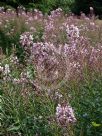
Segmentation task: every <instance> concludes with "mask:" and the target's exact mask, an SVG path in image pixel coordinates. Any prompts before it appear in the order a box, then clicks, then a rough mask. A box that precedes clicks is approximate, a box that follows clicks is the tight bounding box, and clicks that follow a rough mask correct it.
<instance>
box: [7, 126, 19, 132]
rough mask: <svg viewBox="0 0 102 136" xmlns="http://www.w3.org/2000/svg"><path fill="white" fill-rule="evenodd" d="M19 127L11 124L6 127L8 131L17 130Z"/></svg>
mask: <svg viewBox="0 0 102 136" xmlns="http://www.w3.org/2000/svg"><path fill="white" fill-rule="evenodd" d="M19 129H20V126H11V127H9V128H8V131H17V130H19Z"/></svg>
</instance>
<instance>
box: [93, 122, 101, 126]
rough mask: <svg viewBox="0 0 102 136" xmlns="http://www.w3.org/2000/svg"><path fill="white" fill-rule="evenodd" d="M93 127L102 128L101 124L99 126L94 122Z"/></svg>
mask: <svg viewBox="0 0 102 136" xmlns="http://www.w3.org/2000/svg"><path fill="white" fill-rule="evenodd" d="M92 126H94V127H100V126H101V124H97V123H96V122H92Z"/></svg>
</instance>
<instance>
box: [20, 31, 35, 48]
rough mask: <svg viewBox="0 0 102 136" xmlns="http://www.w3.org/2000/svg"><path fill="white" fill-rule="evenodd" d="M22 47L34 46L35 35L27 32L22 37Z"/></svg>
mask: <svg viewBox="0 0 102 136" xmlns="http://www.w3.org/2000/svg"><path fill="white" fill-rule="evenodd" d="M20 43H21V44H22V46H30V45H31V44H33V35H32V34H31V33H30V32H25V33H23V34H22V35H21V36H20Z"/></svg>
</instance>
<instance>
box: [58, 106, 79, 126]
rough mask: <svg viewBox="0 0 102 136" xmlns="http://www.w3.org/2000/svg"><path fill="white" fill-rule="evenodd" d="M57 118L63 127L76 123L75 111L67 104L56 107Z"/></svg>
mask: <svg viewBox="0 0 102 136" xmlns="http://www.w3.org/2000/svg"><path fill="white" fill-rule="evenodd" d="M56 118H57V121H58V123H59V124H60V125H62V126H66V125H67V124H70V123H75V122H76V118H75V116H74V111H73V109H72V107H71V106H69V105H67V104H62V105H61V104H58V106H57V107H56Z"/></svg>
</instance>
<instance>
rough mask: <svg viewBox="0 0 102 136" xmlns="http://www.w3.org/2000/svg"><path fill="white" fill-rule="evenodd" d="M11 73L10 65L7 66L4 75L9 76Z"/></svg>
mask: <svg viewBox="0 0 102 136" xmlns="http://www.w3.org/2000/svg"><path fill="white" fill-rule="evenodd" d="M9 73H10V69H9V64H5V69H4V74H5V75H7V74H9Z"/></svg>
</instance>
